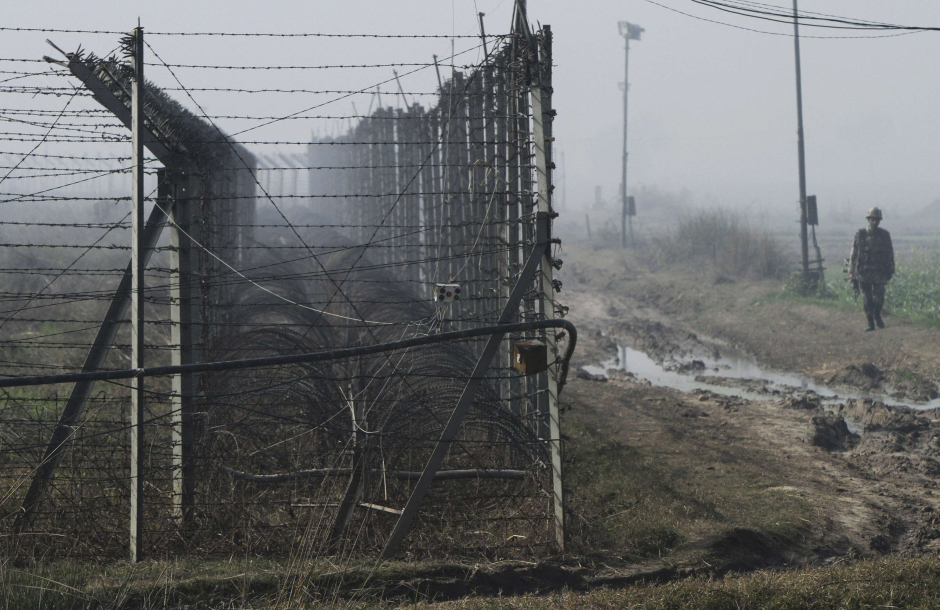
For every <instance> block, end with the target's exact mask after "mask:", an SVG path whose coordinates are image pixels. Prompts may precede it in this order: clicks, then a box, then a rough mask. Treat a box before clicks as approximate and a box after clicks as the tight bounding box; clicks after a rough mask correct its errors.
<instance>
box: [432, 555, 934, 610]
mask: <svg viewBox="0 0 940 610" xmlns="http://www.w3.org/2000/svg"><path fill="white" fill-rule="evenodd" d="M427 606H430V604H421V607H427ZM435 607H437V608H440V609H441V610H444V609H446V608H459V609H460V610H484V609H486V610H488V609H490V608H494V609H495V608H513V609H518V610H541V609H543V608H546V609H547V608H551V609H566V608H571V609H572V610H574V609H581V608H611V609H613V608H617V609H621V608H622V609H635V610H641V609H642V610H674V609H679V608H685V609H695V610H803V609H806V608H813V609H814V610H830V609H831V610H836V609H839V610H842V609H861V608H910V609H918V608H922V609H925V610H926V609H933V608H937V607H940V559H938V558H936V557H921V558H916V559H900V558H888V559H878V560H869V561H862V562H858V563H854V564H849V565H834V566H828V567H812V568H806V569H802V570H791V571H774V572H771V571H761V572H756V573H752V574H746V575H731V576H727V577H725V578H716V579H712V578H707V577H701V578H692V579H686V580H678V581H675V582H670V583H667V584H659V585H656V584H651V585H642V586H635V587H629V588H619V589H612V588H610V589H608V588H597V589H594V590H591V591H589V592H586V593H582V592H564V593H558V594H552V595H546V596H534V595H528V596H521V597H517V598H499V599H493V598H489V599H467V600H460V601H454V602H449V603H444V604H435Z"/></svg>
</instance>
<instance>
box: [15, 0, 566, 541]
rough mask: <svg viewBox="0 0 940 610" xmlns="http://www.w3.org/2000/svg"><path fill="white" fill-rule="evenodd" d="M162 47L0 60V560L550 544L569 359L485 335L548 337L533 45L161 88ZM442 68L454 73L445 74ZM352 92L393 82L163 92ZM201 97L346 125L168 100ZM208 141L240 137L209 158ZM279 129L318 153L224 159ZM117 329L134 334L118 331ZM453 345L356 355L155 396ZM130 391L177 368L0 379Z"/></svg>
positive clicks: (524, 37) (163, 37)
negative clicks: (265, 100)
mask: <svg viewBox="0 0 940 610" xmlns="http://www.w3.org/2000/svg"><path fill="white" fill-rule="evenodd" d="M46 33H47V34H48V35H52V34H55V32H46ZM78 33H81V32H78ZM87 34H91V32H87ZM98 35H101V36H114V35H116V33H98ZM184 35H185V36H189V35H194V34H192V33H185V34H184V33H175V34H174V33H148V34H147V41H146V42H145V43H144V45H145V46H143V47H140V45H139V43H138V44H137V47H136V48H135V47H134V43H133V42H132V41H131V39H128V38H127V37H126V36H125V38H124V39H122V41H121V43H120V44H119V45H118V47H117V48H116V49H115V51H112V52H110V53H106V54H105V55H103V56H100V57H99V56H96V55H94V54H93V53H90V52H83V51H77V52H74V53H60V54H59V55H57V56H56V57H50V58H46V59H45V60H32V59H29V58H5V59H4V58H0V68H4V69H2V70H0V77H3V78H5V80H4V82H0V96H4V98H5V99H7V100H9V101H7V102H6V103H4V104H2V105H0V106H2V107H0V120H3V122H4V123H7V124H8V125H7V126H6V127H7V129H9V131H6V132H3V133H0V138H2V140H3V142H4V146H5V147H6V148H7V150H0V205H2V206H3V207H4V210H5V213H4V214H3V220H2V221H0V261H2V266H0V274H2V275H3V277H4V279H5V282H4V285H5V286H6V288H5V290H4V292H3V297H4V304H3V311H2V313H0V350H2V354H3V358H2V361H0V374H2V375H3V376H4V377H5V378H8V379H0V462H2V465H3V466H2V471H0V472H2V474H0V510H2V519H3V526H2V527H3V530H4V532H3V533H4V535H3V537H2V538H0V546H2V547H3V548H4V553H9V554H13V553H23V554H27V555H32V556H37V557H39V556H41V557H95V558H111V557H120V556H124V555H126V554H127V552H128V532H129V531H130V532H131V538H132V541H131V543H130V544H131V547H132V556H133V557H134V558H135V559H136V558H139V557H142V556H168V555H178V554H188V555H194V556H212V555H223V554H232V553H241V554H246V555H270V556H291V557H313V556H320V555H323V554H327V553H329V554H332V555H339V556H346V557H348V556H374V555H376V554H380V556H382V557H385V558H387V557H391V556H394V555H395V554H396V553H399V552H402V551H404V552H407V553H408V554H409V555H411V556H414V557H427V556H442V555H447V556H471V557H489V558H504V557H521V556H541V555H545V554H548V553H552V552H554V551H556V550H558V549H559V548H563V546H564V503H563V491H562V490H563V487H562V477H561V462H562V460H561V457H562V456H561V453H562V447H561V438H560V429H559V415H558V400H557V397H558V391H559V389H560V388H559V376H561V377H562V379H561V381H562V383H563V373H562V372H561V371H562V368H563V366H564V365H563V364H562V360H563V358H562V356H563V352H564V351H565V350H559V348H558V345H557V342H558V341H562V342H563V343H564V342H565V341H567V342H568V343H569V344H573V337H571V336H570V333H571V332H572V331H570V330H569V331H567V333H568V335H569V336H567V337H565V336H564V335H565V332H562V333H558V329H557V328H556V327H550V326H545V325H544V324H543V325H542V326H541V327H538V328H536V327H528V328H527V330H525V331H518V332H513V333H509V334H504V333H502V332H497V331H496V330H488V331H486V330H485V329H492V327H497V326H499V325H505V324H509V323H527V322H537V323H543V322H546V321H550V320H552V319H553V318H558V317H561V316H563V315H564V312H565V308H564V307H563V306H562V305H561V304H559V303H557V302H556V301H555V293H556V292H557V291H558V290H560V284H559V283H558V282H557V281H556V280H553V278H552V269H553V268H558V267H559V266H560V264H561V263H560V261H558V260H557V259H555V258H554V255H553V249H554V247H555V246H557V243H558V240H556V239H553V238H552V236H551V231H550V227H551V219H552V217H553V216H554V214H553V212H552V209H551V191H552V184H551V170H552V167H553V163H552V156H551V149H552V141H553V137H552V132H551V121H552V118H553V114H554V111H552V110H551V93H552V89H551V30H550V28H549V27H547V26H546V27H544V28H542V29H540V30H533V29H532V28H530V26H529V25H528V21H527V18H526V16H525V12H524V10H523V9H520V10H517V12H516V16H515V19H514V24H513V28H512V31H511V33H509V34H506V35H499V36H487V35H484V34H482V33H481V35H480V36H476V37H467V38H468V39H469V40H467V41H466V42H467V45H468V50H467V51H461V52H454V53H453V57H451V58H448V60H449V61H451V65H445V64H444V62H438V60H437V57H436V56H435V58H434V61H433V62H425V63H416V62H400V63H395V62H383V63H382V64H369V65H366V64H348V65H347V64H342V65H323V66H310V65H307V66H274V65H271V66H257V65H255V66H248V65H243V66H224V65H202V64H172V63H165V62H164V61H163V59H162V58H161V57H162V53H163V49H164V48H165V47H166V42H167V41H168V40H170V41H171V40H173V37H174V36H184ZM203 35H204V36H205V37H206V39H207V40H223V38H222V36H223V35H225V34H224V33H205V34H203ZM244 36H262V35H260V34H245V35H244ZM271 36H278V37H285V38H288V40H290V37H288V36H286V35H271ZM310 36H314V35H310ZM370 36H371V35H370ZM352 37H354V36H352ZM323 38H325V39H327V40H333V39H334V38H333V37H332V36H330V35H323ZM336 38H341V37H336ZM387 38H389V39H392V40H395V41H401V40H402V39H403V38H405V37H401V36H397V35H393V36H388V37H387ZM414 38H416V39H421V38H426V37H414ZM440 38H442V39H448V38H449V39H451V40H452V41H453V40H454V39H455V38H456V37H451V36H441V37H440ZM138 40H139V41H143V34H142V33H140V37H139V39H138ZM111 41H112V44H113V37H112V38H111ZM137 51H143V53H144V54H145V56H146V57H147V58H148V59H147V63H146V64H143V65H146V66H148V68H147V69H148V74H150V73H151V72H157V71H158V70H163V71H164V72H163V73H161V74H162V75H163V76H165V77H166V78H165V83H164V84H166V83H169V84H168V85H166V86H163V85H161V86H158V85H156V84H155V83H153V82H147V83H146V85H145V86H143V87H141V90H142V91H144V93H143V95H142V98H139V99H142V104H143V112H142V115H143V118H142V129H141V130H140V132H139V133H141V137H142V138H143V145H144V146H146V148H147V149H148V151H149V152H148V156H147V157H146V159H144V160H143V162H142V164H141V165H142V166H143V168H144V169H143V172H142V174H143V192H144V193H145V197H144V202H145V203H146V206H147V209H148V210H149V211H148V214H149V216H148V218H147V222H146V224H145V225H143V224H141V225H140V226H138V227H136V228H135V227H134V223H133V222H132V212H133V210H132V209H131V201H132V197H131V196H129V193H131V190H132V188H131V187H132V179H131V177H132V173H133V172H134V171H135V167H134V164H133V162H132V157H131V156H128V154H127V152H128V150H129V148H130V147H129V144H130V143H131V137H130V135H129V133H128V126H129V125H130V124H131V123H132V122H133V120H134V119H133V112H132V108H133V102H134V99H135V98H134V95H136V94H134V90H135V89H134V84H135V83H134V81H135V78H136V74H135V66H137V65H139V64H135V63H134V61H133V60H129V59H128V56H130V55H132V54H133V53H134V52H137ZM470 51H474V52H476V53H477V54H478V55H479V57H480V59H479V61H478V62H475V63H464V65H456V63H457V62H458V61H461V60H464V61H465V60H466V58H468V57H470V55H471V53H470ZM122 52H123V53H124V55H123V56H122V54H121V53H122ZM34 61H44V62H52V63H51V64H49V65H52V66H53V67H54V69H53V70H51V71H49V70H46V69H45V68H43V69H36V70H33V68H34V67H35V66H33V65H32V63H30V62H34ZM24 65H25V66H27V68H24ZM43 65H46V63H44V64H43ZM364 67H369V68H382V69H386V70H388V69H392V70H395V72H393V76H392V77H391V78H384V79H383V80H382V81H381V82H379V83H378V85H376V83H370V84H369V86H367V87H364V88H361V89H341V88H337V89H322V90H320V89H317V90H313V89H306V88H293V87H292V88H286V87H270V88H268V87H261V88H258V87H245V86H241V85H240V84H239V83H237V82H236V83H233V84H231V85H230V84H226V86H221V87H195V86H191V84H190V83H189V82H188V80H187V79H186V78H185V76H184V75H183V74H182V73H183V71H184V70H204V71H211V72H213V73H224V74H226V75H239V74H248V73H254V71H257V70H266V71H271V72H273V73H277V74H293V73H296V71H300V70H303V71H306V72H311V71H316V72H317V73H318V74H319V73H321V71H323V70H331V69H343V70H352V69H356V68H364ZM6 68H9V69H6ZM21 68H23V69H21ZM442 69H443V70H444V72H445V74H443V75H442V74H441V71H442ZM447 69H449V70H450V74H449V75H447V74H446V71H447ZM416 70H434V71H435V74H436V81H437V87H433V88H432V89H433V90H430V91H422V90H416V91H406V90H405V89H404V88H403V86H402V83H408V80H407V77H408V76H409V74H410V73H411V71H416ZM141 71H142V68H141ZM398 71H401V74H399V73H398ZM0 80H2V78H0ZM35 81H40V82H39V83H36V82H35ZM194 82H198V81H195V80H194ZM291 83H292V84H293V81H291ZM380 86H386V87H392V88H393V89H392V90H393V93H389V92H388V90H386V92H384V93H383V92H381V91H380V89H378V87H380ZM210 90H211V91H213V92H215V93H224V94H227V95H236V96H245V95H252V94H253V93H260V92H262V91H263V92H265V93H268V94H274V95H290V94H294V95H297V94H299V93H300V92H306V91H313V92H315V94H316V95H328V96H331V97H329V100H330V102H329V103H332V102H336V101H337V100H345V99H347V98H349V99H350V100H351V101H352V102H353V103H352V104H351V105H352V107H353V113H351V114H342V113H336V112H335V111H334V112H324V110H325V107H326V105H327V103H328V102H319V101H318V103H317V104H315V105H313V106H310V107H307V108H305V109H304V110H301V111H299V112H293V113H291V114H283V115H278V114H274V113H272V114H254V115H252V114H246V113H244V112H239V111H236V112H232V113H225V112H220V113H218V114H210V113H208V112H206V110H205V109H204V108H205V107H204V106H203V105H202V104H201V103H200V101H199V96H198V93H199V92H201V91H210ZM356 96H358V97H356ZM26 100H28V102H27V101H26ZM356 101H358V102H359V103H360V104H364V103H366V101H367V102H368V104H369V107H368V109H367V110H366V111H365V112H360V111H359V110H358V109H357V108H356V106H355V102H356ZM389 102H391V104H389ZM102 106H103V107H102ZM222 119H229V120H232V121H235V122H236V123H233V124H238V125H241V126H242V127H237V128H235V129H234V130H230V133H226V132H224V131H223V130H222V129H221V128H219V127H218V126H217V125H218V123H217V122H218V121H220V120H222ZM238 122H240V123H238ZM281 122H289V124H290V125H291V131H292V132H298V131H300V129H299V128H300V126H303V127H302V128H303V129H304V130H307V129H309V130H310V131H311V132H314V131H316V132H317V133H318V135H315V136H314V137H313V138H312V140H311V139H309V138H307V139H297V140H286V139H280V138H281V137H282V136H279V137H278V139H272V140H261V139H257V136H253V135H249V134H251V132H253V131H254V130H256V129H258V128H260V127H264V126H268V125H271V124H274V123H281ZM295 123H296V124H297V125H298V129H294V128H293V125H294V124H295ZM311 125H317V126H318V127H316V128H311ZM254 133H260V132H254ZM269 147H272V148H269ZM285 151H286V152H285ZM141 209H143V208H141ZM134 239H137V240H139V241H136V242H134V241H132V240H134ZM129 243H136V244H137V245H136V246H132V245H128V244H129ZM134 248H137V249H136V250H135V249H134ZM132 253H138V255H139V257H140V258H139V259H138V263H137V265H138V267H137V270H136V271H135V269H134V267H135V261H134V260H133V259H131V257H130V255H131V254H132ZM128 260H131V263H128ZM144 271H145V282H146V283H145V290H144V291H142V293H139V292H135V291H134V290H133V289H132V288H131V286H132V282H133V280H134V277H135V276H134V273H135V272H136V273H143V272H144ZM136 307H140V308H141V309H142V310H143V311H144V314H145V315H144V318H143V324H142V325H141V326H140V327H139V328H138V327H136V326H135V325H134V324H132V323H130V321H129V320H127V311H128V309H129V308H130V309H131V310H132V313H133V311H136V309H134V308H136ZM556 326H557V325H556ZM132 327H133V328H132ZM479 329H484V330H485V332H482V333H480V334H477V335H476V336H465V337H463V338H462V339H459V340H449V341H446V342H438V343H428V344H423V345H421V346H420V347H413V348H400V349H388V350H383V351H378V352H374V353H368V354H365V355H357V356H349V357H343V356H337V357H331V358H330V359H326V360H324V359H316V360H307V361H296V362H291V363H289V364H278V365H267V366H258V367H253V368H247V369H246V368H241V369H237V370H235V369H233V370H213V371H202V372H188V371H184V369H186V366H188V365H198V364H199V363H217V362H227V361H235V360H240V359H257V358H265V357H278V356H285V355H297V354H313V353H324V352H330V351H331V350H337V349H343V348H349V347H353V346H373V345H385V344H389V343H393V342H396V341H402V340H409V339H415V338H423V337H428V338H431V339H429V340H434V339H433V337H435V336H441V335H443V336H446V333H453V332H455V331H467V332H471V333H472V332H476V331H477V330H479ZM141 338H142V340H143V342H144V348H143V351H142V353H141V354H135V352H134V350H133V349H132V346H133V344H134V341H139V340H141ZM570 346H571V345H569V347H570ZM568 352H569V353H568V355H569V356H570V350H568ZM490 356H493V360H492V364H491V365H489V366H487V365H486V364H487V363H488V362H489V361H488V360H487V358H489V357H490ZM141 363H143V365H141ZM143 366H146V367H151V366H177V367H178V368H177V369H176V370H175V372H174V373H173V374H161V375H157V376H152V377H146V382H145V381H144V379H145V376H144V375H143V374H141V375H137V376H135V377H134V378H133V379H122V378H119V377H112V378H110V379H107V380H104V381H98V382H97V383H96V382H95V381H93V380H91V378H90V377H88V376H86V377H82V378H81V380H79V381H77V382H76V383H74V384H72V383H51V384H50V383H46V384H44V385H29V386H17V387H13V385H14V384H12V383H7V382H10V381H11V380H13V379H15V378H21V377H23V376H25V375H37V374H45V375H52V376H54V375H56V374H63V373H73V372H81V373H91V372H94V371H99V372H100V371H103V372H108V371H110V372H120V371H122V370H126V369H131V368H133V369H139V368H142V367H143ZM520 369H523V370H524V371H525V372H523V371H522V370H520ZM50 379H53V380H55V379H56V378H55V377H50ZM5 383H6V384H7V385H4V384H5ZM474 384H477V385H474ZM477 386H478V387H477ZM135 388H136V390H135ZM135 391H137V392H138V393H140V394H139V395H142V396H143V399H142V401H141V405H140V407H139V408H140V409H142V411H141V414H142V417H141V419H140V421H137V420H135V419H134V418H133V411H134V407H133V405H134V404H136V403H134V402H133V401H132V396H133V394H134V392H135ZM455 405H456V407H455ZM461 409H463V411H462V412H460V410H461ZM458 412H460V414H459V415H458ZM133 435H137V436H136V437H133ZM448 435H450V436H449V437H448ZM132 437H133V438H132ZM132 441H133V442H132ZM435 464H436V465H435ZM135 507H136V508H135ZM135 528H136V529H135Z"/></svg>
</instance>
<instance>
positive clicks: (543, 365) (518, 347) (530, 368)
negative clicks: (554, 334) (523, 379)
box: [512, 340, 548, 375]
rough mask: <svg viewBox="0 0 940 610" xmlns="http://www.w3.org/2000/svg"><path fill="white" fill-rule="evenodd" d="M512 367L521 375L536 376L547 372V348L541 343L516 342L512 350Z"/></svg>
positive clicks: (532, 341) (533, 341)
mask: <svg viewBox="0 0 940 610" xmlns="http://www.w3.org/2000/svg"><path fill="white" fill-rule="evenodd" d="M512 367H513V368H514V369H516V370H517V371H519V372H521V373H522V374H523V375H537V374H538V373H541V372H542V371H545V370H548V348H547V347H546V346H545V343H543V342H541V341H535V340H528V341H516V343H515V344H514V345H513V348H512Z"/></svg>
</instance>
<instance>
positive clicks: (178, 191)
mask: <svg viewBox="0 0 940 610" xmlns="http://www.w3.org/2000/svg"><path fill="white" fill-rule="evenodd" d="M159 180H160V183H159V186H158V190H157V197H158V200H159V201H161V207H163V206H162V202H164V201H168V200H169V199H174V200H175V201H176V205H175V206H174V207H173V211H172V212H171V213H170V221H171V222H170V227H169V229H170V231H169V234H170V235H169V237H170V322H171V327H170V328H171V330H170V333H171V335H170V337H171V338H170V342H171V343H172V345H173V349H172V351H171V352H170V362H171V364H172V365H174V366H175V365H181V364H192V363H193V344H192V282H193V276H192V250H191V242H190V238H189V232H190V230H191V226H190V223H191V206H190V204H189V199H190V197H191V196H192V190H193V189H192V186H191V181H190V179H189V175H188V174H187V173H180V172H172V173H171V172H168V171H162V172H160V173H159ZM172 386H173V396H172V399H171V407H170V408H171V414H170V425H171V426H172V439H173V440H172V444H173V517H174V518H175V519H176V520H177V521H178V523H179V525H180V527H181V528H183V530H184V531H186V530H187V529H188V528H189V526H190V525H192V512H193V495H194V492H195V475H194V472H193V471H194V465H193V443H194V434H193V393H194V384H193V375H192V374H191V373H178V374H176V375H173V379H172Z"/></svg>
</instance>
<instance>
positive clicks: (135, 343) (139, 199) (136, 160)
mask: <svg viewBox="0 0 940 610" xmlns="http://www.w3.org/2000/svg"><path fill="white" fill-rule="evenodd" d="M133 51H134V56H133V67H134V75H133V79H132V81H131V142H132V149H131V166H132V168H133V169H132V170H131V191H132V192H131V206H132V210H131V265H132V280H131V367H133V368H136V369H141V368H143V367H144V289H145V286H144V267H145V265H146V261H145V259H144V244H143V239H142V238H143V231H144V141H143V137H142V135H143V134H142V131H143V121H144V31H143V28H141V27H139V26H138V27H136V28H134V32H133ZM143 422H144V379H143V377H135V378H134V379H132V380H131V428H130V433H131V472H130V485H131V515H130V560H131V562H137V561H140V559H141V558H142V552H141V542H142V534H143V514H144V511H143V508H144V505H143V483H144V477H143V474H144V473H143V466H144V465H143V460H142V455H141V450H142V449H143V444H144V438H143V437H144V430H143Z"/></svg>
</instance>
